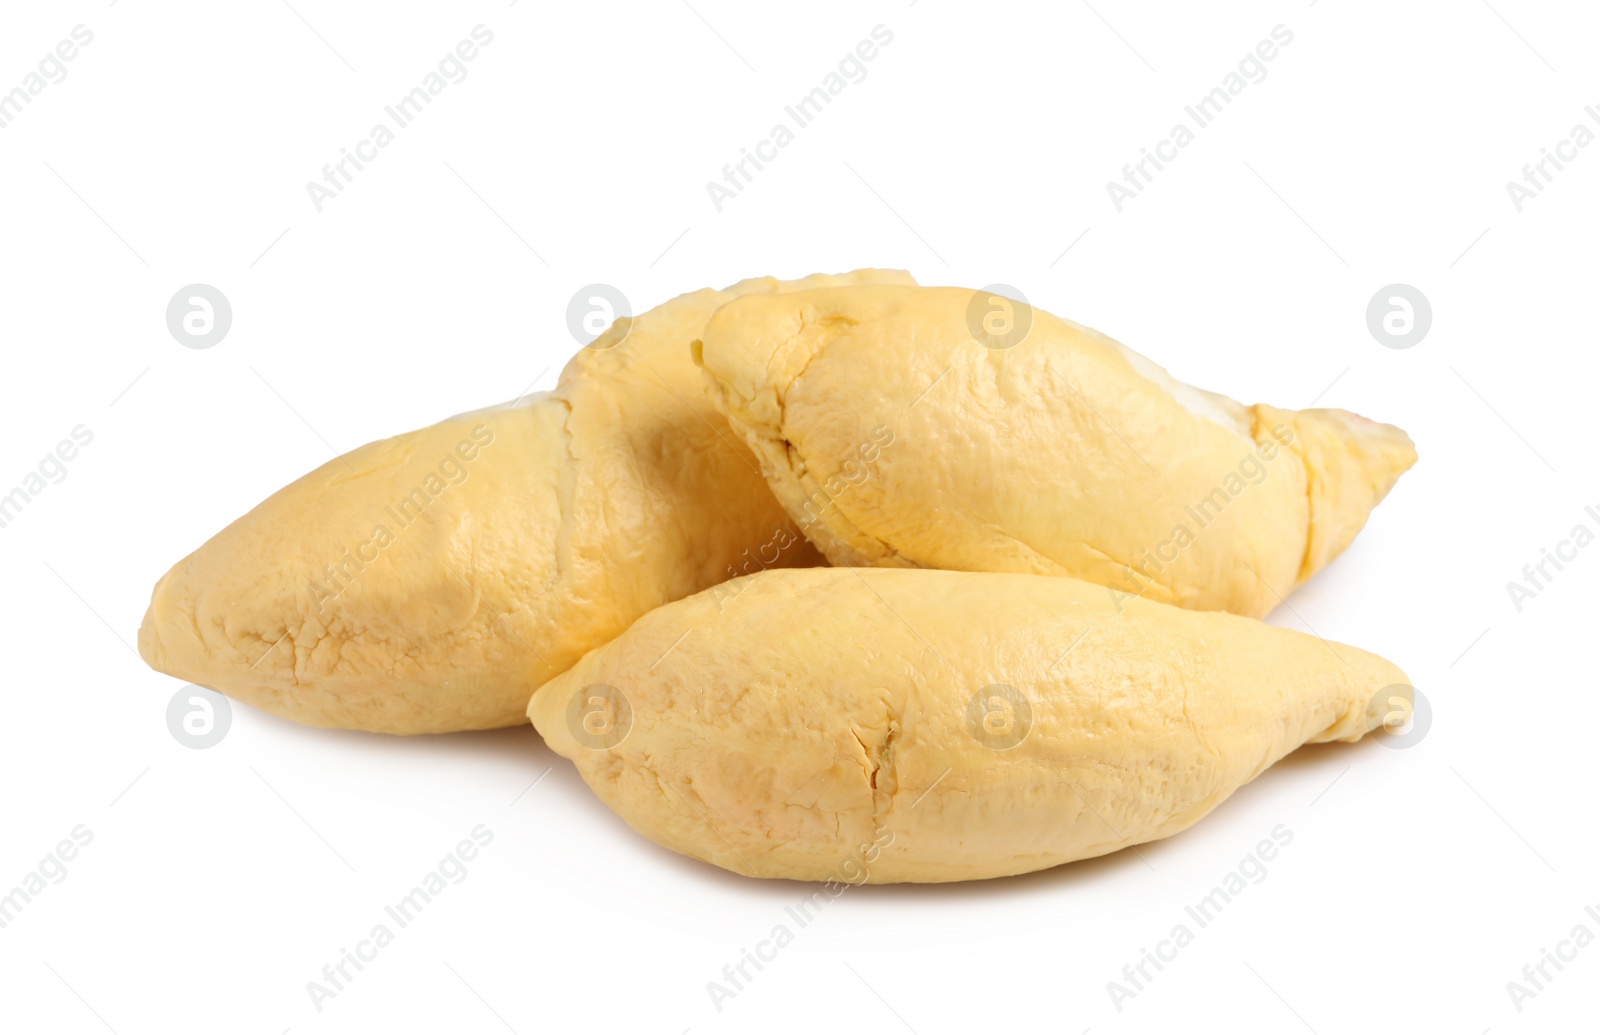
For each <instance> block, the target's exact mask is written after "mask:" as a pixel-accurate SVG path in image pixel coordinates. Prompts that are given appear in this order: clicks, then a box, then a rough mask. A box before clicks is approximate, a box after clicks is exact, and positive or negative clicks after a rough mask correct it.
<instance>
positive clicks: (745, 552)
mask: <svg viewBox="0 0 1600 1035" xmlns="http://www.w3.org/2000/svg"><path fill="white" fill-rule="evenodd" d="M875 282H892V283H910V282H911V278H910V277H909V276H908V275H907V274H904V273H899V272H894V271H861V272H859V273H854V274H846V275H843V276H837V277H835V276H815V277H808V278H806V279H804V280H799V281H790V282H783V281H777V280H773V279H771V278H762V279H756V280H747V281H744V282H742V283H739V284H736V285H734V286H733V287H731V288H728V289H727V290H725V291H714V290H710V289H707V290H704V291H697V292H694V293H692V294H687V295H683V296H680V297H678V298H675V299H673V300H672V301H670V302H668V303H666V304H665V305H662V306H659V307H657V308H655V309H652V310H650V311H649V312H646V313H644V314H642V315H640V316H638V317H636V318H634V319H632V320H627V319H624V320H619V321H618V322H617V323H616V325H614V326H613V327H612V328H611V329H610V330H608V331H607V332H606V333H605V334H604V335H602V336H601V338H600V339H598V340H596V341H595V342H594V343H593V344H591V346H590V347H588V348H586V349H584V350H583V351H582V352H580V353H579V354H578V355H577V356H576V357H575V358H574V359H573V360H572V361H571V362H570V363H569V364H568V365H567V367H566V369H565V370H564V371H563V372H562V374H561V378H560V382H559V385H558V387H557V388H556V389H555V390H554V391H553V392H548V393H542V394H540V395H538V396H535V397H531V398H528V399H525V400H522V401H520V402H519V403H516V404H510V405H507V406H502V407H495V408H492V409H489V410H484V411H480V412H478V413H473V414H466V415H463V416H461V417H456V418H452V419H450V420H446V421H443V422H441V423H439V424H436V425H434V426H432V427H428V428H423V429H421V430H419V431H413V432H410V433H409V434H404V435H399V436H396V437H394V438H390V439H385V440H383V441H380V442H374V443H371V444H369V445H366V446H363V447H361V448H359V449H356V450H353V451H352V452H350V453H348V454H346V455H344V456H343V457H340V458H338V459H336V460H334V461H332V462H331V463H327V464H324V465H323V466H322V467H320V468H318V469H317V470H315V471H313V472H311V473H310V474H308V475H306V476H305V477H303V478H301V479H300V480H299V481H296V482H294V483H293V484H291V485H289V486H288V487H286V488H284V489H282V490H280V491H278V492H277V493H275V494H273V495H272V496H271V497H269V498H268V499H267V500H265V501H264V502H263V503H261V504H260V505H259V506H257V507H256V508H255V509H254V510H252V511H251V512H250V513H248V514H246V515H245V516H244V517H242V518H240V519H239V520H237V521H235V522H234V523H233V524H231V525H229V526H228V527H227V528H225V529H224V530H222V531H221V532H219V533H218V534H217V535H216V536H215V537H213V538H212V539H211V540H210V541H209V542H207V543H206V544H205V545H204V546H202V547H200V549H198V550H197V551H195V552H194V553H193V554H191V555H190V556H188V557H186V558H185V559H184V560H182V561H180V562H179V563H178V564H177V565H176V566H174V567H173V569H172V570H171V571H169V572H168V573H167V574H166V576H165V577H164V578H162V580H161V581H160V582H159V583H158V584H157V586H156V588H155V592H154V595H153V597H152V600H151V603H150V609H149V612H148V613H147V614H146V615H145V619H144V625H143V627H142V628H141V629H140V631H139V652H140V654H142V655H143V656H144V658H145V660H146V661H148V662H149V663H150V665H151V666H152V667H154V668H156V669H159V670H160V671H162V672H166V673H169V674H171V675H174V676H177V677H178V678H180V679H185V680H189V681H191V682H195V683H200V684H202V685H205V686H210V687H213V688H214V689H217V690H220V691H222V692H223V693H226V694H228V695H230V696H232V697H235V698H238V699H239V700H242V701H246V702H248V703H250V704H254V705H256V706H258V707H261V708H263V709H266V710H267V711H270V712H273V713H275V714H278V715H282V716H285V717H287V718H290V719H294V720H295V721H298V722H304V723H308V724H311V725H315V726H341V727H352V728H357V729H365V730H374V731H379V732H385V733H436V732H446V731H451V730H464V729H483V728H491V727H497V726H507V725H516V724H519V723H522V722H525V721H526V717H525V712H526V708H527V703H528V697H529V695H530V694H531V693H532V691H533V689H534V688H535V687H537V686H538V685H539V684H540V683H543V682H544V681H545V680H547V679H549V678H551V677H552V676H555V675H557V674H558V673H560V672H562V671H564V670H565V669H566V668H567V667H569V666H570V665H572V664H573V663H574V662H575V661H577V660H578V658H580V657H581V656H582V655H583V654H584V652H585V651H588V650H590V649H591V648H593V647H597V646H599V645H600V644H602V643H604V642H606V641H607V640H609V639H610V638H611V637H613V636H615V635H617V634H618V633H620V632H622V631H623V630H624V629H626V628H627V627H628V625H629V623H631V622H632V621H633V620H634V619H635V618H637V617H639V616H640V615H642V614H644V613H645V612H646V611H649V610H650V609H651V608H653V607H656V606H658V605H660V604H663V603H666V602H667V601H669V600H675V599H677V598H679V597H682V596H686V595H688V594H690V593H694V592H696V591H698V590H701V589H704V588H706V587H707V586H710V585H713V584H715V583H718V582H721V581H723V580H725V579H728V578H730V577H732V576H734V575H737V574H742V573H744V572H746V571H756V570H760V569H761V568H762V567H763V566H772V565H778V566H783V565H793V564H817V563H821V558H820V557H819V556H817V555H816V553H815V552H814V551H813V550H811V548H810V547H809V546H808V544H806V542H805V540H804V539H803V538H801V537H800V536H799V535H798V533H797V532H796V531H795V529H794V527H793V524H792V523H791V522H790V521H789V519H788V518H787V516H786V515H785V514H784V512H783V510H782V509H781V508H780V507H779V506H778V505H777V503H776V502H775V501H774V500H773V498H772V494H771V492H770V491H769V490H768V489H767V487H766V484H765V482H764V481H763V480H762V478H761V476H760V474H759V472H758V470H757V467H756V464H755V460H754V458H753V457H752V456H751V455H750V454H749V452H748V450H747V449H746V447H745V446H744V445H743V443H742V442H740V441H739V440H738V437H737V436H735V435H734V434H732V432H731V431H730V430H729V429H728V427H727V424H726V422H725V421H724V419H723V418H722V417H721V416H720V415H719V414H718V413H717V412H716V409H715V407H714V406H713V405H712V404H711V402H710V400H709V399H708V398H707V396H706V393H705V387H704V380H703V377H702V376H701V374H700V372H699V371H698V370H697V369H695V367H694V364H693V362H692V360H691V359H690V354H689V343H690V341H691V340H692V339H694V338H695V337H696V336H697V335H699V334H700V333H701V331H702V330H703V329H704V327H705V323H706V320H707V319H708V318H709V317H710V316H711V314H712V313H713V312H714V311H715V310H716V309H717V308H718V307H719V306H721V305H723V304H724V303H726V302H729V301H731V300H733V299H734V298H737V297H739V296H741V295H747V294H756V293H767V292H780V291H792V290H796V289H802V288H816V287H824V286H828V285H837V284H853V283H875ZM463 443H465V445H463ZM469 456H470V459H468V457H469ZM419 490H420V492H421V495H420V496H418V495H414V494H415V493H417V492H418V491H419ZM408 499H410V500H411V503H410V504H409V505H407V506H405V507H402V506H401V505H402V503H403V502H404V501H406V500H408Z"/></svg>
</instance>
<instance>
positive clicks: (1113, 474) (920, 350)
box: [695, 285, 1416, 617]
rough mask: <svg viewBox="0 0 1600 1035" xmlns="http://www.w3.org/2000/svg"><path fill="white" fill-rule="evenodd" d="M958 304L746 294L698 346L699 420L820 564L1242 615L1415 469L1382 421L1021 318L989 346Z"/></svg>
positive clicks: (1040, 319) (890, 297)
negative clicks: (754, 468) (715, 422)
mask: <svg viewBox="0 0 1600 1035" xmlns="http://www.w3.org/2000/svg"><path fill="white" fill-rule="evenodd" d="M975 296H978V293H977V292H974V291H970V290H965V289H961V288H921V287H905V286H895V285H885V286H863V287H847V288H840V289H825V290H819V291H812V292H806V293H803V294H792V295H783V296H768V297H750V298H744V299H740V300H738V301H736V302H733V303H731V304H730V305H728V306H727V307H725V308H723V309H721V310H719V311H718V312H717V314H716V315H715V316H714V317H713V318H712V320H711V322H710V324H709V325H708V326H707V328H706V333H705V336H704V339H703V341H702V342H700V343H697V344H696V346H695V348H696V350H697V358H698V360H699V362H701V364H702V365H703V367H704V368H705V370H706V373H707V377H708V380H709V381H710V382H711V383H712V385H713V388H714V394H715V397H716V399H717V401H718V405H719V406H720V407H721V408H722V410H723V412H724V413H726V414H727V416H728V418H729V421H730V423H731V424H732V426H733V428H734V430H736V431H737V432H738V433H739V435H740V436H741V437H742V438H743V439H744V440H745V441H746V442H747V443H749V445H750V446H751V448H752V449H754V450H755V452H756V454H757V455H758V456H759V457H760V458H761V465H762V470H763V472H764V473H765V474H766V476H767V478H768V480H769V481H770V482H771V484H772V488H773V491H774V492H775V493H776V494H777V496H778V498H779V499H780V500H781V501H782V502H783V504H784V506H785V508H786V509H787V510H788V511H789V513H790V514H791V516H793V517H794V518H795V519H796V521H798V522H799V523H800V525H801V528H802V529H803V530H804V531H805V533H806V535H807V536H808V537H809V538H810V539H811V541H812V542H814V543H815V544H816V545H817V546H818V548H820V549H821V550H822V552H823V553H824V554H826V555H827V557H828V559H829V560H830V561H832V562H833V563H834V564H838V565H858V566H879V567H926V568H950V569H959V570H967V571H1015V572H1033V573H1039V574H1052V575H1069V576H1074V577H1077V578H1082V579H1087V580H1090V581H1093V582H1097V583H1100V584H1102V585H1106V586H1110V587H1114V588H1115V589H1117V590H1118V591H1119V593H1126V594H1135V595H1139V596H1144V597H1148V598H1150V599H1154V600H1160V601H1163V602H1166V603H1172V604H1177V605H1179V606H1182V607H1187V608H1195V609H1201V610H1225V611H1232V612H1235V613H1237V614H1243V615H1254V616H1258V617H1259V616H1262V615H1265V614H1266V613H1267V612H1268V611H1270V610H1271V609H1272V608H1273V607H1274V606H1275V605H1276V604H1277V603H1278V602H1279V600H1280V599H1281V597H1280V594H1281V595H1283V596H1286V595H1288V593H1289V591H1290V590H1291V589H1292V588H1293V587H1295V586H1296V585H1298V584H1299V583H1301V582H1303V581H1304V580H1306V579H1308V578H1310V577H1311V576H1312V575H1313V574H1315V573H1316V572H1317V571H1319V570H1320V569H1321V568H1323V567H1324V566H1326V565H1327V564H1328V562H1330V561H1331V560H1332V559H1333V558H1334V557H1336V556H1338V554H1339V553H1340V552H1342V551H1343V550H1344V549H1345V547H1347V546H1348V545H1349V544H1350V542H1351V540H1353V539H1354V538H1355V536H1356V533H1357V532H1359V531H1360V530H1361V528H1362V526H1363V525H1364V524H1365V523H1366V520H1367V515H1368V514H1369V513H1370V512H1371V511H1372V508H1373V507H1375V506H1376V505H1377V504H1378V502H1379V501H1380V500H1382V499H1383V497H1384V496H1385V495H1386V494H1387V493H1388V491H1389V489H1390V488H1391V487H1392V486H1393V485H1394V483H1395V481H1396V480H1397V479H1398V478H1399V477H1400V475H1401V474H1402V473H1403V472H1404V471H1406V470H1407V469H1408V468H1409V467H1410V466H1411V465H1412V464H1413V463H1415V461H1416V452H1415V450H1414V449H1413V448H1412V445H1411V440H1410V439H1409V438H1407V437H1406V434H1405V432H1403V431H1401V430H1400V429H1398V428H1395V427H1391V426H1389V425H1387V424H1377V423H1374V422H1372V421H1369V420H1366V419H1365V418H1363V417H1359V416H1356V415H1355V414H1352V413H1348V412H1346V411H1343V410H1330V409H1318V410H1301V411H1298V412H1296V411H1289V410H1279V409H1274V408H1273V407H1270V406H1264V405H1258V406H1250V407H1246V406H1243V405H1241V404H1239V403H1237V402H1234V401H1233V400H1232V399H1228V398H1226V397H1224V396H1220V395H1215V394H1213V393H1210V392H1204V391H1201V390H1199V389H1195V388H1192V387H1190V386H1188V385H1185V384H1182V383H1180V382H1178V381H1176V380H1174V379H1173V378H1171V377H1170V376H1169V375H1168V374H1167V373H1166V372H1165V371H1164V370H1162V369H1161V368H1160V367H1157V366H1156V365H1155V364H1153V363H1151V362H1150V361H1149V360H1146V359H1145V358H1144V357H1142V356H1139V355H1138V354H1137V353H1134V352H1132V351H1131V350H1129V349H1127V348H1125V347H1124V346H1122V345H1120V344H1118V343H1117V342H1115V341H1112V340H1111V339H1110V338H1107V337H1105V336H1104V335H1101V334H1099V333H1097V332H1095V331H1092V330H1089V329H1088V328H1084V327H1080V326H1078V325H1076V324H1073V323H1069V322H1067V321H1065V320H1060V319H1057V318H1056V317H1054V316H1051V315H1050V314H1048V313H1045V312H1043V311H1041V310H1038V309H1033V310H1031V313H1027V314H1026V316H1023V317H1020V318H1021V319H1026V318H1028V317H1031V327H1030V329H1029V330H1028V333H1027V335H1026V337H1025V338H1023V339H1022V340H1021V341H1020V342H1019V343H1016V344H1014V345H1012V346H1011V347H1009V348H990V347H986V346H985V345H984V344H982V343H980V341H979V340H978V339H977V338H975V337H974V334H973V332H972V330H971V328H970V317H971V314H972V312H973V300H974V297H975ZM979 297H980V301H981V302H984V303H987V302H988V296H979ZM1018 312H1021V310H1020V309H1019V310H1018ZM1012 319H1019V317H1018V316H1017V315H1015V314H1013V316H1012ZM1021 325H1022V324H1021V323H1018V324H1017V326H1021Z"/></svg>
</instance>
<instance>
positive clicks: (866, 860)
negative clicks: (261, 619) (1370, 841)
mask: <svg viewBox="0 0 1600 1035" xmlns="http://www.w3.org/2000/svg"><path fill="white" fill-rule="evenodd" d="M1407 682H1408V681H1407V680H1406V677H1405V674H1404V673H1403V672H1401V671H1400V670H1399V669H1398V668H1396V667H1395V666H1394V665H1392V664H1390V663H1389V662H1387V661H1385V660H1383V659H1382V658H1379V657H1377V656H1375V655H1372V654H1368V653H1366V652H1364V651H1361V650H1357V649H1356V648H1353V647H1347V646H1344V645H1342V644H1332V643H1327V642H1324V641H1321V640H1318V639H1316V638H1315V637H1311V636H1306V635H1303V634H1301V633H1297V632H1293V631H1290V630H1286V629H1279V628H1276V627H1273V626H1269V625H1265V624H1263V623H1261V622H1257V621H1254V620H1251V619H1247V618H1241V617H1238V616H1235V615H1229V614H1222V613H1216V612H1212V613H1206V612H1198V611H1186V610H1182V609H1180V608H1175V607H1170V606H1168V605H1165V604H1158V603H1154V602H1151V601H1147V600H1143V599H1138V598H1131V599H1129V600H1126V601H1123V602H1122V605H1121V607H1120V609H1119V607H1118V606H1117V605H1116V604H1115V603H1114V602H1113V601H1112V600H1111V599H1109V597H1108V595H1107V593H1106V592H1105V589H1104V588H1103V587H1100V586H1096V585H1091V584H1089V583H1086V582H1081V581H1079V580H1076V579H1070V578H1053V577H1046V576H1038V575H1019V574H980V573H969V572H951V571H908V570H894V569H889V570H865V569H842V568H811V569H794V570H787V571H769V572H765V573H762V574H759V575H752V576H750V577H748V578H744V579H740V580H738V581H737V582H734V583H731V584H729V585H726V586H720V587H717V588H715V589H713V590H711V591H708V592H705V593H700V594H697V595H696V596H693V597H689V598H688V599H685V600H681V601H679V602H677V603H674V604H669V605H667V606H665V607H662V608H659V609H657V610H655V611H652V612H651V613H649V614H647V615H645V616H644V617H643V618H641V619H639V620H638V621H637V622H635V623H634V624H633V626H632V628H630V629H629V630H628V631H627V632H626V633H624V634H623V635H622V636H621V637H619V638H618V639H616V640H614V641H612V642H611V643H609V644H607V645H606V646H604V647H602V648H600V649H599V650H596V651H594V652H592V653H591V654H589V655H588V656H586V657H585V658H584V659H583V660H582V661H580V662H579V663H578V664H577V665H576V666H575V667H573V668H572V669H571V670H570V671H568V672H567V673H565V674H564V675H562V676H560V677H559V678H557V679H555V680H553V681H551V682H550V683H548V684H546V685H545V686H543V687H541V688H540V689H539V690H538V691H537V692H536V693H535V694H534V697H533V700H532V702H531V703H530V705H529V714H530V716H531V717H532V719H533V723H534V726H535V727H537V729H538V730H539V733H540V734H541V735H542V736H543V737H544V739H545V741H546V743H548V744H549V745H550V746H551V747H552V748H553V749H554V750H555V751H557V752H559V753H560V754H562V755H564V756H565V757H567V758H570V759H572V760H573V761H574V762H575V763H576V764H577V766H578V770H579V772H580V773H582V775H583V778H584V780H585V781H587V782H588V784H589V786H590V787H592V788H593V789H594V791H595V792H596V793H597V794H598V795H599V796H600V797H601V798H602V799H603V800H604V801H605V802H606V803H607V804H609V805H610V806H611V807H612V808H614V809H615V810H616V811H617V812H618V813H620V814H621V815H622V817H623V818H624V819H625V820H627V822H628V823H629V824H630V825H632V826H633V827H634V829H636V830H638V831H639V832H640V833H642V834H644V835H645V836H647V837H649V838H651V839H652V840H655V841H657V842H659V843H660V844H663V845H665V846H667V847H668V848H671V849H673V850H675V851H678V852H682V853H684V854H686V855H690V856H693V857H695V858H698V859H703V860H705V861H707V862H711V863H714V864H716V865H717V866H721V867H723V868H725V869H729V870H733V871H735V872H737V873H742V874H746V875H748V876H755V877H785V878H793V879H798V880H838V881H845V882H849V883H862V882H873V883H888V882H895V881H954V880H970V879H976V878H985V877H1000V876H1005V875H1008V874H1016V873H1024V872H1027V871H1030V870H1037V869H1042V868H1044V867H1048V866H1055V865H1057V864H1059V863H1064V862H1069V861H1072V860H1074V859H1085V858H1089V857H1091V856H1097V855H1103V854H1105V853H1108V852H1113V851H1116V850H1117V849H1119V848H1122V847H1125V846H1128V845H1134V844H1139V843H1141V842H1145V841H1151V840H1154V839H1156V838H1161V837H1166V836H1169V835H1171V834H1175V833H1177V832H1178V831H1180V830H1183V829H1184V828H1185V827H1188V826H1189V825H1190V824H1192V823H1194V822H1195V821H1196V820H1198V819H1199V818H1200V817H1202V816H1204V815H1205V814H1206V813H1208V812H1210V811H1211V810H1212V809H1213V808H1215V807H1216V806H1217V804H1218V803H1220V802H1221V801H1222V800H1223V799H1225V798H1227V797H1228V795H1230V794H1232V793H1233V791H1234V790H1235V789H1237V788H1238V787H1239V786H1241V785H1242V784H1244V783H1247V782H1248V781H1249V780H1251V779H1252V778H1254V777H1255V776H1256V775H1257V774H1259V773H1260V772H1261V771H1262V770H1264V769H1265V768H1266V767H1267V766H1269V765H1271V764H1272V763H1273V762H1275V761H1277V760H1278V759H1279V758H1282V757H1283V756H1284V755H1285V754H1287V753H1288V752H1290V751H1293V750H1294V749H1295V748H1296V747H1298V746H1300V745H1301V744H1303V743H1307V742H1320V741H1330V740H1357V739H1359V738H1360V737H1361V736H1362V735H1363V734H1364V733H1366V732H1368V731H1370V730H1372V729H1374V728H1376V727H1377V726H1378V725H1380V724H1381V723H1382V722H1383V721H1384V720H1385V718H1386V717H1390V716H1392V711H1391V709H1393V708H1394V707H1395V703H1394V701H1395V699H1396V698H1401V699H1404V700H1409V699H1410V694H1411V691H1410V688H1409V687H1403V688H1401V689H1394V688H1395V687H1396V685H1399V684H1405V683H1407ZM996 684H1003V685H1007V686H1010V687H1012V688H1014V690H1015V691H1016V692H1017V693H1019V694H1021V695H1023V697H1024V698H1025V699H1026V701H1027V706H1028V708H1029V709H1030V711H1031V722H1030V723H1027V724H1026V725H1025V724H1024V723H1023V721H1022V719H1021V716H1022V714H1023V713H1022V708H1021V706H1020V705H1019V704H1016V703H1010V704H1008V703H1007V702H1006V701H1005V699H1004V698H1003V697H1002V698H1000V699H999V700H997V699H996V696H997V694H998V692H997V691H994V690H993V689H992V688H993V687H994V686H995V685H996ZM604 686H609V687H612V688H615V691H616V693H612V692H610V691H606V690H602V689H597V687H604ZM1380 691H1385V692H1381V693H1380ZM974 695H979V701H980V704H979V705H978V706H977V711H976V712H972V709H973V707H974V706H973V705H972V700H973V697H974ZM575 697H576V698H577V700H578V705H577V706H573V705H572V701H573V699H574V698H575ZM622 698H625V699H626V701H627V708H626V709H624V708H623V707H621V706H620V705H619V704H618V701H619V700H620V699H622ZM574 707H575V708H576V711H574V710H573V709H574ZM628 712H631V717H625V716H627V713H628ZM1024 728H1026V735H1025V736H1023V737H1022V738H1021V740H1020V743H1015V744H1010V746H1006V745H1007V744H1008V743H1009V741H1008V739H1007V738H1008V737H1015V735H1016V733H1017V732H1019V731H1021V730H1022V729H1024ZM975 730H978V731H981V732H982V737H980V736H979V735H978V734H977V733H975V732H974V731H975ZM619 736H620V738H621V739H620V741H618V740H617V737H619ZM580 737H581V738H582V739H580ZM985 738H986V739H985Z"/></svg>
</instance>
